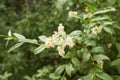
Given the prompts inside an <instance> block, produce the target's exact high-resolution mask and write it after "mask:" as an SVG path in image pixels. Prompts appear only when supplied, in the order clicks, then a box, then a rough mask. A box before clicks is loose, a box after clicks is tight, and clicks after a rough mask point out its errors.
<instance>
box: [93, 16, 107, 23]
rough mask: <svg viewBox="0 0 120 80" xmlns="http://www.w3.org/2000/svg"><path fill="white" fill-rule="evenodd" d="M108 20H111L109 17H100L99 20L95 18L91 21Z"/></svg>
mask: <svg viewBox="0 0 120 80" xmlns="http://www.w3.org/2000/svg"><path fill="white" fill-rule="evenodd" d="M107 19H109V17H106V16H105V17H98V18H94V19H92V20H91V21H92V22H94V21H102V20H107Z"/></svg>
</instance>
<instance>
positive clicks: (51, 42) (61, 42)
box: [45, 24, 75, 56]
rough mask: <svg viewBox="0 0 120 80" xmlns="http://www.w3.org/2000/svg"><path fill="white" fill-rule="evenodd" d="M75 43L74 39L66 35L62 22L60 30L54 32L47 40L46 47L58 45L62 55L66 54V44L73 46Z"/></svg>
mask: <svg viewBox="0 0 120 80" xmlns="http://www.w3.org/2000/svg"><path fill="white" fill-rule="evenodd" d="M74 45H75V44H74V42H73V39H72V38H71V37H70V36H68V35H66V32H65V31H64V26H63V25H62V24H59V26H58V31H57V32H54V34H53V35H52V36H51V37H48V38H47V39H46V41H45V46H46V48H50V47H55V46H57V51H58V53H59V55H60V56H63V55H64V54H65V51H64V48H65V47H66V46H69V47H73V46H74Z"/></svg>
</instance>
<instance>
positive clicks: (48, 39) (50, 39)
mask: <svg viewBox="0 0 120 80" xmlns="http://www.w3.org/2000/svg"><path fill="white" fill-rule="evenodd" d="M53 46H54V43H53V39H52V37H49V38H47V39H46V41H45V47H46V48H50V47H53Z"/></svg>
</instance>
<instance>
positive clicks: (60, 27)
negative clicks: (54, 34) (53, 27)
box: [58, 23, 66, 35]
mask: <svg viewBox="0 0 120 80" xmlns="http://www.w3.org/2000/svg"><path fill="white" fill-rule="evenodd" d="M58 34H59V35H66V33H65V31H64V26H63V25H62V23H60V24H59V26H58Z"/></svg>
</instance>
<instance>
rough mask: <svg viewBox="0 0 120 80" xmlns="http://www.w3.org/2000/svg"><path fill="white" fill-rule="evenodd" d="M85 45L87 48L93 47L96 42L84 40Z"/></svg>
mask: <svg viewBox="0 0 120 80" xmlns="http://www.w3.org/2000/svg"><path fill="white" fill-rule="evenodd" d="M85 44H86V45H87V46H95V45H96V41H94V40H86V41H85Z"/></svg>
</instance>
